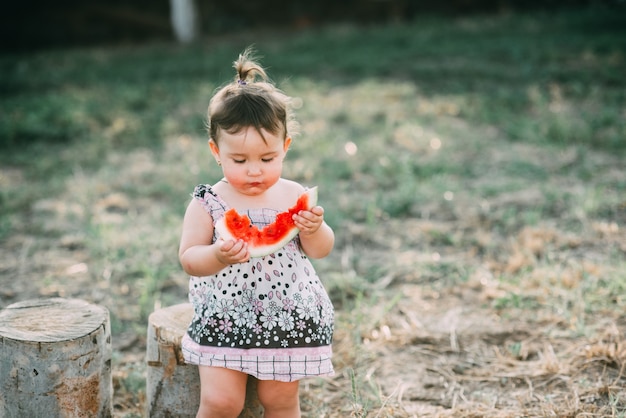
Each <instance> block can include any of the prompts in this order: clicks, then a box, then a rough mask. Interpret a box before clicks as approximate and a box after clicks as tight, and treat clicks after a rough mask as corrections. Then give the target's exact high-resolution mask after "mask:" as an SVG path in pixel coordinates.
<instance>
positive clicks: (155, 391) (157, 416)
mask: <svg viewBox="0 0 626 418" xmlns="http://www.w3.org/2000/svg"><path fill="white" fill-rule="evenodd" d="M192 316H193V306H192V305H191V304H190V303H182V304H179V305H174V306H170V307H167V308H162V309H159V310H157V311H154V312H153V313H152V314H150V317H149V318H148V342H147V349H146V361H147V364H148V370H147V380H146V414H147V416H148V417H150V418H165V417H181V418H182V417H195V416H196V413H197V412H198V406H199V405H200V377H199V375H198V367H197V366H194V365H190V364H186V363H185V362H184V360H183V355H182V350H181V340H182V338H183V335H185V332H186V331H187V327H188V326H189V323H190V322H191V318H192ZM256 386H257V380H256V379H255V378H253V377H249V378H248V383H247V387H246V403H245V407H244V410H243V412H242V413H241V414H240V415H239V418H258V417H262V416H263V407H262V406H261V404H260V402H259V398H258V396H257V391H256Z"/></svg>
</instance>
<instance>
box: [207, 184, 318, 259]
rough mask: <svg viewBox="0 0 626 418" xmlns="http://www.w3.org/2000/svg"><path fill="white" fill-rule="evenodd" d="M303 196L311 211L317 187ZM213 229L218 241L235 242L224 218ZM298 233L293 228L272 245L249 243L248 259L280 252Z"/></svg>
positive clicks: (315, 198) (315, 200) (235, 238)
mask: <svg viewBox="0 0 626 418" xmlns="http://www.w3.org/2000/svg"><path fill="white" fill-rule="evenodd" d="M303 195H307V196H308V200H309V201H308V206H309V207H308V209H311V208H312V207H314V206H315V205H317V186H315V187H311V188H310V189H307V190H306V191H305V192H304V193H303ZM286 212H288V211H286ZM215 229H216V230H217V232H218V234H219V237H220V239H222V240H224V241H228V240H233V241H235V240H237V237H235V236H234V235H233V234H231V232H230V230H229V229H228V228H227V226H226V220H225V217H222V218H220V219H219V220H218V221H217V222H216V223H215ZM299 232H300V230H299V229H298V228H296V227H295V226H294V227H293V228H291V229H290V230H289V231H288V232H287V233H286V234H285V235H284V236H283V237H282V238H281V239H280V240H278V241H276V242H275V243H274V244H268V245H258V244H257V245H251V244H250V243H249V245H248V250H249V252H250V258H258V257H265V256H266V255H269V254H272V253H275V252H276V251H278V250H280V249H281V248H283V247H284V246H285V245H287V243H289V241H291V240H292V239H293V238H294V237H295V236H296V235H298V233H299Z"/></svg>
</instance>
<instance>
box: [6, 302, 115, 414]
mask: <svg viewBox="0 0 626 418" xmlns="http://www.w3.org/2000/svg"><path fill="white" fill-rule="evenodd" d="M0 346H1V347H2V349H1V350H0V416H2V417H7V418H10V417H50V418H52V417H63V418H66V417H85V418H87V417H89V418H92V417H110V416H111V414H112V406H111V395H112V391H113V388H112V382H111V333H110V329H109V311H108V310H107V309H106V308H103V307H101V306H98V305H93V304H90V303H88V302H85V301H83V300H79V299H63V298H51V299H34V300H27V301H23V302H19V303H14V304H12V305H9V306H7V307H6V309H4V310H2V311H1V312H0Z"/></svg>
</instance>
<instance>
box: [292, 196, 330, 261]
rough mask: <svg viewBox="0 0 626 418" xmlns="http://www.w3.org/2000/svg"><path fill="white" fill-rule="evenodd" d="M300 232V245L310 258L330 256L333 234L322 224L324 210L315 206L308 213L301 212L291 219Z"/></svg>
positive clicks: (325, 224) (326, 225) (324, 223)
mask: <svg viewBox="0 0 626 418" xmlns="http://www.w3.org/2000/svg"><path fill="white" fill-rule="evenodd" d="M293 220H294V223H295V225H296V226H297V227H298V229H299V230H300V245H302V250H303V251H304V253H305V254H306V255H307V256H308V257H310V258H323V257H326V256H327V255H328V254H330V252H331V250H332V249H333V246H334V245H335V233H334V232H333V230H332V228H331V227H330V226H328V224H327V223H326V222H324V208H322V207H321V206H315V207H314V208H311V210H308V211H301V212H300V213H298V214H297V215H294V217H293Z"/></svg>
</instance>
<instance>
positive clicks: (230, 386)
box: [197, 366, 248, 417]
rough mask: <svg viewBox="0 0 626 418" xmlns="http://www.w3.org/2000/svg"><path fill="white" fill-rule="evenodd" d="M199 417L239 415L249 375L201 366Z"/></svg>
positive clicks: (199, 369)
mask: <svg viewBox="0 0 626 418" xmlns="http://www.w3.org/2000/svg"><path fill="white" fill-rule="evenodd" d="M198 371H199V374H200V387H201V389H200V408H199V409H198V415H197V416H198V417H237V416H238V415H239V414H240V413H241V411H243V407H244V402H245V397H246V380H247V379H248V376H247V375H246V374H243V373H241V372H237V371H233V370H228V369H224V368H217V367H205V366H200V367H199V368H198Z"/></svg>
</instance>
